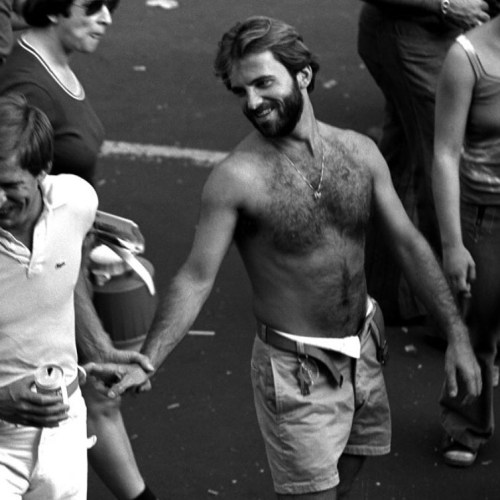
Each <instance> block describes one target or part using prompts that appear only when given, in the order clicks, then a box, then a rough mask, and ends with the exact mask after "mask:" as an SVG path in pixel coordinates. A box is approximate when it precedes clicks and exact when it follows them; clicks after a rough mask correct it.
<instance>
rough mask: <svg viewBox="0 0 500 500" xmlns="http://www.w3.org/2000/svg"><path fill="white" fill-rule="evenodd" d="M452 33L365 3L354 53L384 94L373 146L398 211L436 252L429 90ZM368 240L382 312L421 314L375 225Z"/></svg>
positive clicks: (434, 22) (372, 282)
mask: <svg viewBox="0 0 500 500" xmlns="http://www.w3.org/2000/svg"><path fill="white" fill-rule="evenodd" d="M458 34H459V32H458V31H457V30H456V29H452V28H450V27H449V26H446V25H445V24H443V23H441V22H440V21H439V19H438V18H437V17H436V18H435V19H433V18H432V16H427V17H422V18H420V17H415V18H414V19H412V18H409V17H408V18H406V19H403V18H397V17H395V16H391V15H389V14H387V13H386V12H384V11H383V10H381V9H379V8H377V7H375V6H372V5H368V4H366V5H364V6H363V9H362V11H361V15H360V19H359V32H358V52H359V55H360V57H361V59H362V60H363V62H364V63H365V64H366V67H367V68H368V71H369V72H370V74H371V76H372V77H373V78H374V80H375V82H376V83H377V85H378V86H379V87H380V90H381V91H382V92H383V94H384V97H385V114H384V123H383V131H382V138H381V140H380V143H379V148H380V151H381V152H382V154H383V155H384V158H385V159H386V161H387V163H388V165H389V169H390V171H391V176H392V181H393V183H394V187H395V189H396V192H397V193H398V195H399V197H400V199H401V201H402V203H403V205H404V207H405V210H406V212H407V213H408V215H409V216H410V218H411V219H412V221H413V222H414V224H415V225H416V226H417V227H418V228H419V229H420V231H421V232H422V233H423V235H424V236H425V237H426V239H427V240H428V241H429V243H430V244H431V246H432V247H433V248H434V249H435V250H436V252H437V253H439V247H440V243H439V242H440V238H439V229H438V225H437V219H436V216H435V211H434V202H433V197H432V191H431V168H432V157H433V141H434V105H435V91H436V85H437V79H438V76H439V71H440V69H441V66H442V64H443V61H444V58H445V56H446V53H447V51H448V49H449V47H450V46H451V44H452V43H453V41H454V39H455V37H456V36H457V35H458ZM368 241H369V245H368V251H367V279H368V290H369V293H370V294H371V295H372V296H373V297H375V299H377V301H378V302H379V303H380V304H381V306H382V310H383V311H384V314H385V315H386V317H388V318H390V317H391V316H392V314H393V311H394V309H395V308H396V309H399V310H400V311H401V315H402V316H403V317H405V318H408V317H412V316H417V315H420V314H422V313H423V312H424V310H423V308H422V306H420V305H419V304H418V302H416V301H415V299H414V298H413V296H412V295H411V294H410V293H409V292H408V290H407V289H406V286H407V285H406V284H403V285H401V284H400V273H399V271H398V270H397V269H395V268H394V265H393V260H392V259H391V258H390V257H388V256H387V254H388V252H387V248H385V247H384V244H385V243H384V241H383V234H381V232H380V231H378V230H375V231H373V232H371V233H370V235H369V239H368ZM398 287H401V289H400V292H399V294H398Z"/></svg>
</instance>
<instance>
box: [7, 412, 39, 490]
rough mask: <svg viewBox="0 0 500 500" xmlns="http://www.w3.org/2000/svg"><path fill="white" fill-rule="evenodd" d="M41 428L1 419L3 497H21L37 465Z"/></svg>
mask: <svg viewBox="0 0 500 500" xmlns="http://www.w3.org/2000/svg"><path fill="white" fill-rule="evenodd" d="M41 433H42V430H41V429H37V428H35V427H26V426H23V425H15V424H11V423H10V422H7V421H5V420H0V492H1V495H0V497H1V498H2V500H4V499H5V500H22V498H23V494H24V493H25V492H26V491H27V490H28V488H29V486H30V478H31V475H32V473H33V469H34V467H35V465H36V459H37V455H36V450H37V447H38V443H39V441H40V434H41Z"/></svg>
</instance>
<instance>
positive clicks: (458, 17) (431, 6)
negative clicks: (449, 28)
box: [365, 0, 498, 30]
mask: <svg viewBox="0 0 500 500" xmlns="http://www.w3.org/2000/svg"><path fill="white" fill-rule="evenodd" d="M365 1H366V3H369V4H372V5H376V6H379V7H384V6H385V7H389V6H398V7H409V8H413V9H415V8H418V9H422V10H426V11H428V12H429V13H434V14H436V15H439V16H441V17H442V18H443V19H444V20H445V21H446V22H449V23H450V24H453V25H455V26H458V27H460V28H462V29H464V30H468V29H470V28H473V27H474V26H477V25H479V24H482V23H485V22H487V21H489V19H490V14H489V12H490V6H489V5H488V4H489V3H490V4H493V5H494V6H496V4H497V3H498V2H497V1H496V0H489V1H488V2H487V1H486V0H365ZM495 10H496V9H495Z"/></svg>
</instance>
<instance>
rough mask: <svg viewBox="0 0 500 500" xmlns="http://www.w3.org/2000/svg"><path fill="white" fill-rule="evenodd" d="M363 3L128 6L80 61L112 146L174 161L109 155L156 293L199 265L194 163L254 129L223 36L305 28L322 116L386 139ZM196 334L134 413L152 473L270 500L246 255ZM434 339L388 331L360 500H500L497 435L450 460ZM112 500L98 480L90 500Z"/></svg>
mask: <svg viewBox="0 0 500 500" xmlns="http://www.w3.org/2000/svg"><path fill="white" fill-rule="evenodd" d="M360 5H361V2H359V1H357V0H335V1H334V2H332V1H330V0H329V1H327V0H315V1H310V0H309V1H308V0H280V1H279V2H277V1H269V0H248V1H243V0H233V1H228V0H204V1H195V0H180V4H179V6H178V7H177V8H175V9H163V8H161V7H150V6H147V5H146V4H145V3H144V1H143V0H132V1H128V2H122V4H121V6H120V8H119V9H118V11H117V12H116V15H115V16H114V25H113V27H112V28H111V29H110V31H109V34H108V36H107V37H106V39H105V40H104V41H103V42H102V45H101V47H99V50H98V52H97V53H96V54H94V55H93V56H91V57H88V56H87V57H80V56H78V57H76V58H75V61H74V67H75V70H76V72H77V74H78V75H79V76H80V78H81V80H82V82H83V83H84V86H85V88H86V91H87V94H88V96H89V97H90V99H91V100H92V102H93V104H94V107H95V108H96V110H97V112H98V114H99V116H100V117H101V119H102V120H103V122H104V124H105V127H106V131H107V139H108V140H110V141H124V142H126V143H131V144H142V145H162V146H164V147H165V148H166V149H165V151H163V152H161V153H159V154H153V155H152V156H149V157H146V156H144V155H142V154H141V153H137V154H126V155H106V156H103V157H102V158H101V160H100V177H99V183H98V192H99V196H100V200H101V201H100V203H101V208H102V209H104V210H109V211H111V212H113V213H116V214H118V215H122V216H124V217H130V218H132V219H133V220H135V221H136V222H138V223H139V225H140V227H141V229H142V231H143V233H144V235H145V237H146V253H145V256H146V257H147V258H148V259H149V260H150V261H151V262H152V263H153V265H154V267H155V271H156V274H155V277H156V282H157V284H158V286H159V288H163V287H164V286H165V285H166V284H167V283H168V282H169V280H170V279H171V278H172V276H173V275H174V274H175V271H176V270H177V269H178V267H179V266H180V265H181V264H182V262H183V260H184V259H185V257H186V256H187V253H188V251H189V248H190V245H191V241H192V236H193V232H194V228H195V225H196V220H197V214H198V208H199V196H200V192H201V188H202V186H203V183H204V181H205V179H206V177H207V175H208V174H209V172H210V164H209V163H206V162H203V161H200V160H199V159H197V157H196V156H195V155H194V154H193V155H192V156H190V155H191V153H193V152H200V151H201V153H202V156H203V152H210V151H222V152H224V151H228V150H230V149H231V148H232V147H233V146H234V145H235V144H236V143H237V142H238V141H239V140H240V139H241V138H243V137H244V135H245V134H246V132H247V131H248V130H249V125H248V123H247V122H246V119H245V118H244V117H243V116H242V114H241V111H240V110H239V108H238V105H237V104H236V103H235V102H234V101H233V99H232V96H231V95H230V94H229V93H227V92H226V91H225V89H224V88H223V86H222V85H221V84H220V82H218V81H217V80H216V79H215V78H214V76H213V71H212V67H211V65H212V60H213V55H214V52H215V47H216V44H217V41H218V39H219V38H220V36H221V34H222V33H223V32H224V31H225V30H226V29H228V28H229V27H230V26H231V25H232V24H233V23H234V22H236V21H237V20H240V19H244V18H245V17H247V16H249V15H252V14H265V15H271V16H274V17H280V18H282V19H284V20H286V21H288V22H290V23H291V24H294V25H295V26H297V27H298V28H299V30H300V31H301V32H302V33H303V34H304V37H305V40H306V42H307V43H308V44H309V45H310V46H311V48H312V49H313V50H315V51H316V52H317V53H318V54H319V56H320V61H321V64H322V69H321V72H320V73H319V75H318V83H317V89H316V90H315V92H314V94H313V95H312V99H313V103H314V105H315V109H316V112H317V115H318V117H319V118H320V119H322V120H325V121H328V122H330V123H333V124H336V125H337V126H340V127H343V128H351V129H354V130H357V131H360V132H367V131H368V130H369V129H370V128H372V127H374V126H377V125H379V123H380V120H381V118H382V109H383V102H382V99H381V96H380V94H379V92H378V89H377V88H376V86H375V85H374V83H373V82H372V80H371V78H370V76H369V74H368V73H367V71H366V69H365V68H364V66H363V65H362V63H361V61H360V60H359V58H358V56H357V54H356V32H357V15H358V12H359V8H360ZM173 148H181V150H183V151H186V152H187V154H186V155H185V156H182V155H178V154H177V153H176V151H177V150H174V149H173ZM181 156H182V157H181ZM193 329H194V330H198V332H202V333H204V334H202V335H200V334H198V335H188V336H187V337H186V339H185V340H184V341H183V342H182V343H181V344H180V345H179V347H178V348H177V349H176V350H175V351H174V352H173V353H172V355H171V356H170V357H169V359H168V361H167V362H166V363H165V365H164V366H163V367H162V368H161V370H160V372H159V373H158V375H157V376H156V377H155V379H154V388H153V391H152V392H150V393H148V394H146V395H143V396H140V397H126V398H125V399H124V401H123V414H124V418H125V422H126V425H127V429H128V432H129V435H130V438H131V441H132V444H133V447H134V450H135V453H136V458H137V461H138V463H139V466H140V468H141V471H142V473H143V475H144V476H145V478H146V479H147V481H148V483H149V484H150V485H151V486H152V488H153V489H154V491H156V492H157V494H158V495H160V498H161V499H162V500H166V499H169V500H184V499H188V500H203V499H212V498H213V499H225V500H271V499H273V498H274V495H273V494H272V483H271V478H270V474H269V469H268V466H267V462H266V457H265V453H264V445H263V442H262V439H261V436H260V433H259V430H258V428H257V422H256V417H255V414H254V408H253V400H252V393H251V385H250V353H251V345H252V340H253V334H254V319H253V317H252V313H251V309H250V288H249V285H248V282H247V279H246V275H245V271H244V269H243V266H242V264H241V261H240V259H239V256H238V255H237V253H236V251H235V250H234V249H231V250H230V252H229V254H228V256H227V257H226V259H225V261H224V263H223V266H222V269H221V271H220V274H219V277H218V279H217V282H216V286H215V287H214V290H213V292H212V295H211V297H210V298H209V300H208V302H207V304H206V306H205V307H204V308H203V310H202V312H201V314H200V316H199V318H198V319H197V321H196V323H195V325H194V326H193ZM426 333H427V331H426V330H425V329H424V328H417V327H413V328H405V327H404V326H397V327H391V328H390V329H389V331H388V336H389V341H390V350H391V359H390V362H389V364H388V366H387V367H386V380H387V385H388V390H389V396H390V400H391V405H392V415H393V445H392V451H391V453H390V454H389V455H387V456H386V457H382V458H375V459H370V460H369V461H368V462H367V465H366V466H365V468H364V469H363V471H362V473H361V475H360V476H359V478H358V480H357V482H356V484H355V486H354V490H353V494H352V498H353V499H354V500H358V499H359V500H361V499H368V500H393V499H394V500H421V499H429V500H433V499H440V500H448V499H454V500H495V499H498V498H500V493H497V492H498V491H499V490H500V475H499V474H498V465H499V463H500V443H499V439H500V438H499V437H497V436H496V437H495V438H494V439H493V440H492V441H491V442H490V443H489V444H488V445H487V446H486V447H485V448H484V450H483V451H482V453H481V455H480V457H479V459H478V463H477V464H476V465H475V466H474V467H472V468H470V469H467V470H458V469H451V468H449V467H447V466H445V465H444V464H443V463H442V461H441V458H440V456H439V449H438V444H439V439H440V427H439V415H438V405H437V400H438V397H439V392H440V387H441V383H442V378H443V363H444V360H443V352H442V351H440V350H439V349H437V348H435V347H434V346H432V345H430V344H429V343H428V342H427V341H426ZM112 498H113V497H112V496H111V494H110V493H109V492H108V491H107V490H106V489H105V487H104V486H103V485H102V483H100V481H99V480H98V479H97V478H96V476H95V474H94V473H93V472H92V471H91V472H90V476H89V499H90V500H112Z"/></svg>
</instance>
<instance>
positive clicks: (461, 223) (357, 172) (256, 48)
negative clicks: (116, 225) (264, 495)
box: [0, 0, 500, 500]
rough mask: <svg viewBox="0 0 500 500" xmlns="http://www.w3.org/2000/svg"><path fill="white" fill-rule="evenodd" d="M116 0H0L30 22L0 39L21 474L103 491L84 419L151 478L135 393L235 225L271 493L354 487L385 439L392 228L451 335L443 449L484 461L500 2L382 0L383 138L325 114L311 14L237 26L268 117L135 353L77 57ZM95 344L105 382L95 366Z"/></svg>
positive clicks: (41, 487)
mask: <svg viewBox="0 0 500 500" xmlns="http://www.w3.org/2000/svg"><path fill="white" fill-rule="evenodd" d="M118 1H119V0H87V1H82V0H74V1H73V0H57V1H55V0H22V1H20V0H18V1H17V2H12V1H8V0H7V1H3V2H2V1H0V6H2V8H3V10H2V9H0V19H2V13H4V14H6V15H7V16H10V14H11V12H13V11H14V12H17V13H18V15H19V16H20V19H21V22H22V23H26V25H27V26H26V27H25V28H23V30H22V32H21V33H20V34H19V36H18V37H15V38H17V39H16V41H15V43H13V38H14V37H12V36H10V35H9V36H7V37H5V40H6V45H5V47H6V48H5V49H3V52H2V49H1V46H0V58H1V64H0V281H1V283H2V287H1V288H0V290H1V291H0V303H2V305H3V307H2V308H1V311H2V312H0V360H1V361H2V363H1V368H0V378H1V382H0V417H1V420H0V424H1V425H0V491H2V493H4V492H5V495H6V496H5V498H7V499H9V500H10V499H12V500H14V499H21V498H23V499H48V498H53V499H59V498H60V499H62V498H72V499H73V498H74V499H83V498H86V471H87V457H86V455H87V447H88V440H87V435H95V436H96V437H97V443H96V444H95V446H93V447H92V448H91V449H90V450H89V454H88V456H89V460H90V463H91V465H92V466H93V467H94V469H95V470H96V472H97V473H98V474H99V475H100V477H101V478H102V480H103V481H104V482H105V484H106V485H107V486H108V487H109V488H110V490H111V491H112V492H113V494H114V495H115V496H116V498H118V499H127V500H130V499H134V498H135V499H139V500H148V499H149V500H151V499H155V498H157V497H156V496H155V494H154V493H153V492H152V491H151V490H150V489H149V487H148V486H147V485H146V483H145V481H144V479H143V477H142V474H141V473H140V471H139V469H138V467H137V463H136V461H135V458H134V454H133V451H132V447H131V445H130V442H129V439H128V437H127V433H126V430H125V426H124V423H123V419H122V416H121V412H120V398H121V396H122V395H123V394H125V393H127V392H140V391H142V390H146V389H149V388H150V386H151V384H150V380H151V377H152V376H153V375H154V373H155V372H157V371H158V369H159V368H160V366H161V365H162V364H163V363H164V362H165V360H166V358H167V357H168V355H169V354H170V353H171V352H172V350H173V349H174V348H175V347H176V346H177V345H178V344H179V342H180V341H181V340H182V339H183V338H184V337H185V335H186V333H187V332H188V330H189V328H190V327H191V325H192V324H193V322H194V321H195V319H196V317H197V316H198V314H199V312H200V310H201V308H202V307H203V305H204V303H205V302H206V300H207V298H208V297H209V295H210V292H211V290H212V288H213V285H214V282H215V279H216V277H217V274H218V271H219V268H220V266H221V264H222V262H223V260H224V257H225V255H226V253H227V251H228V249H229V247H230V246H231V245H232V243H233V242H234V243H235V245H236V247H237V249H238V251H239V254H240V256H241V258H242V260H243V262H244V264H245V269H246V271H247V274H248V279H249V281H250V284H251V288H252V307H253V311H254V314H255V317H256V319H257V328H256V332H255V339H254V345H253V351H252V356H251V379H252V386H253V391H254V402H255V410H256V414H257V420H258V423H259V427H260V430H261V433H262V437H263V440H264V443H265V448H266V453H267V458H268V462H269V467H270V470H271V473H272V479H273V484H274V490H275V493H276V496H277V498H279V499H289V498H293V499H304V500H307V499H312V498H314V499H315V500H335V499H341V500H342V499H346V498H348V497H349V492H350V490H351V487H352V484H353V481H354V480H355V478H356V477H357V475H358V473H359V472H360V470H361V468H362V466H363V464H364V462H365V460H366V458H367V457H370V456H378V455H383V454H387V453H389V451H390V445H391V415H390V408H389V401H388V397H387V392H386V389H385V382H384V376H383V366H384V363H385V360H386V339H385V335H384V321H383V312H384V308H385V307H386V303H387V307H388V308H390V307H392V305H391V303H390V300H387V301H386V300H385V293H386V292H387V289H389V293H390V294H391V295H390V296H391V297H392V298H393V299H394V297H396V296H398V295H399V292H398V289H399V284H398V282H399V276H398V277H397V279H392V280H389V282H385V285H384V286H383V287H382V288H378V289H377V288H376V286H375V285H376V284H377V283H380V277H379V278H376V276H377V273H380V269H382V270H383V269H384V263H383V262H380V259H378V258H373V259H371V258H370V257H371V256H373V255H375V256H376V255H377V254H379V253H380V245H382V244H383V245H387V246H388V248H390V251H391V254H392V255H394V256H395V258H396V259H397V261H398V263H399V265H400V269H401V272H402V274H403V276H404V280H405V284H406V285H405V286H407V288H408V291H407V292H405V293H406V294H407V295H406V296H407V297H409V298H410V299H411V301H412V302H413V305H414V306H415V307H416V308H418V310H419V311H421V310H425V312H426V313H428V314H429V315H430V316H431V317H432V319H433V324H434V325H435V327H436V328H437V329H438V330H439V332H440V335H442V337H443V338H444V339H446V354H445V374H446V380H445V383H444V387H443V394H442V399H441V402H440V404H441V406H442V423H443V428H444V443H443V456H444V459H445V461H446V462H447V463H448V464H450V465H455V466H469V465H472V464H473V463H474V461H475V460H476V457H477V454H478V451H479V448H480V446H481V445H482V444H484V443H485V442H486V440H487V439H489V438H490V437H491V435H492V433H493V419H494V416H493V406H492V400H493V391H492V387H493V372H494V362H495V357H496V352H497V342H498V333H497V330H498V323H499V321H498V320H497V318H496V315H497V313H495V311H496V308H495V299H496V291H497V290H498V292H499V294H500V289H499V288H498V286H497V283H498V282H499V281H500V280H498V279H496V272H495V271H494V269H496V265H495V256H496V251H495V250H496V246H495V245H496V241H498V240H496V236H497V235H496V225H495V224H496V222H495V221H496V217H495V214H496V212H497V210H498V209H497V208H496V207H497V203H496V201H497V199H499V200H500V198H499V197H498V196H499V193H500V174H498V173H497V171H496V162H497V161H498V159H497V155H498V154H499V153H498V151H499V150H500V148H499V147H498V146H497V130H499V129H500V126H499V125H497V123H498V120H496V119H495V117H496V116H498V115H496V113H495V111H496V110H497V108H498V106H500V104H499V102H500V98H499V97H497V94H498V95H499V96H500V72H499V71H498V69H497V61H498V58H499V55H498V54H499V53H500V52H499V50H500V49H499V47H500V19H499V20H497V19H496V18H494V17H493V19H491V17H492V16H494V14H496V4H495V3H494V2H492V4H491V5H488V3H486V2H484V1H481V0H437V1H435V2H432V1H429V2H421V1H418V2H417V1H413V0H400V1H397V0H369V1H367V2H366V4H365V6H364V7H363V9H362V12H361V17H360V23H359V45H358V48H359V53H360V56H361V57H362V59H363V60H364V61H365V63H366V65H367V67H368V69H369V71H370V73H371V74H372V75H373V77H374V79H375V81H376V82H377V84H378V85H379V86H380V88H381V89H382V91H383V93H384V96H385V98H386V115H385V117H384V126H383V133H382V136H381V138H380V141H379V142H378V144H375V143H374V142H373V140H372V139H369V138H368V137H366V136H364V135H362V134H359V133H356V132H353V131H347V130H342V129H339V128H336V127H335V126H334V125H332V124H327V123H324V122H321V121H319V120H318V119H317V118H316V116H315V111H314V106H313V102H312V100H311V93H312V92H313V91H314V87H315V82H316V76H317V73H318V71H319V70H320V64H319V62H318V59H317V57H316V56H315V54H314V52H313V51H311V49H310V48H309V47H308V45H307V44H306V42H305V41H304V39H303V37H302V36H301V34H300V33H299V32H298V31H297V29H296V28H294V27H293V26H291V25H290V24H288V23H286V22H284V21H281V20H277V19H273V18H269V17H264V16H255V17H250V18H248V19H246V20H244V21H242V22H238V23H236V24H235V25H234V26H232V27H230V28H229V29H228V30H227V31H226V32H225V33H224V34H223V36H222V38H221V40H220V42H219V44H218V48H217V54H216V58H215V61H214V69H215V73H216V75H217V77H218V78H220V80H221V81H222V83H223V84H224V85H225V87H226V88H227V89H228V90H229V91H230V92H231V93H232V94H233V95H234V97H235V100H236V101H238V102H239V103H240V105H241V108H242V111H243V113H244V115H245V116H246V117H247V118H248V120H249V121H250V122H251V124H252V125H253V127H254V129H255V130H254V131H253V132H251V133H250V134H249V135H248V136H247V137H245V138H244V139H243V140H242V141H241V142H240V143H239V144H238V145H236V146H235V148H234V149H233V151H231V153H230V154H229V155H228V156H227V158H226V159H224V160H223V161H222V162H221V163H220V164H218V165H217V166H215V167H214V168H213V170H212V171H211V173H210V174H209V176H208V179H207V181H206V184H205V186H204V188H203V192H202V193H201V211H200V216H199V221H198V224H197V226H196V232H195V235H194V242H193V246H192V248H191V250H190V252H189V255H188V256H187V259H186V260H185V262H184V264H183V265H182V266H181V268H180V269H179V271H178V273H177V274H176V276H175V277H174V278H173V279H172V281H171V284H170V286H169V288H168V290H166V291H165V292H164V293H163V294H162V297H161V300H160V303H159V305H158V310H157V314H156V316H155V319H154V321H153V324H152V326H151V328H150V330H149V332H148V334H147V336H146V339H145V342H144V345H143V346H142V348H141V352H140V353H134V352H129V351H121V350H118V349H116V348H114V347H113V345H112V343H111V339H110V338H109V336H108V335H107V334H106V332H105V331H104V329H103V326H102V325H101V323H100V321H99V318H98V317H97V313H96V311H95V308H94V307H93V305H92V297H91V290H90V287H89V285H88V276H87V269H86V262H87V260H86V253H85V250H86V249H87V247H88V245H87V244H86V240H87V233H88V232H89V230H90V229H91V226H92V223H93V219H94V217H95V212H96V206H97V197H96V193H95V190H94V188H93V184H94V183H95V172H96V167H97V163H98V162H97V155H98V152H99V150H100V147H101V144H102V141H103V138H104V130H103V127H102V124H101V122H100V120H99V118H98V116H97V114H96V112H95V111H94V109H93V108H92V106H91V104H90V102H89V100H88V98H87V96H86V94H85V90H84V88H83V87H82V85H81V83H80V81H79V80H78V77H77V75H76V74H75V73H74V72H73V70H72V68H71V65H70V62H71V57H72V55H73V54H75V53H83V54H91V53H93V52H94V51H95V50H96V49H97V47H98V45H99V41H100V40H101V39H102V37H103V36H104V35H105V34H106V30H107V29H108V28H109V26H110V25H111V23H112V14H113V11H114V10H115V9H116V8H117V7H118ZM0 25H2V24H1V21H0ZM5 33H7V32H5ZM465 33H466V34H465ZM1 41H2V39H0V42H1ZM410 56H411V57H410ZM441 68H442V70H441ZM372 211H373V212H374V215H375V218H376V224H377V231H376V232H374V234H377V235H383V240H384V242H383V243H381V242H380V241H372V240H371V237H368V240H369V241H368V243H369V244H368V246H367V248H368V250H367V251H365V246H366V245H365V244H366V241H367V235H370V234H372V233H370V231H369V223H370V221H371V215H372ZM497 225H498V224H497ZM365 253H366V255H365ZM436 255H437V257H436ZM383 276H385V274H383ZM26 297H32V299H31V300H27V299H26ZM42 297H43V300H41V298H42ZM379 297H380V299H379ZM413 297H415V299H414V298H413ZM397 300H398V301H399V298H398V299H397ZM379 302H380V303H382V307H380V305H379ZM400 306H401V302H400V301H399V302H398V309H397V311H396V313H395V315H396V316H398V317H401V315H402V312H403V311H402V309H403V308H401V307H400ZM422 308H423V309H422ZM418 314H420V312H419V313H418ZM41 364H51V365H58V366H61V367H62V368H63V370H64V390H63V391H62V392H63V394H62V395H46V394H39V393H36V392H33V391H32V386H33V382H34V373H35V371H36V370H37V368H38V367H39V366H40V365H41ZM78 365H84V366H85V368H86V371H87V374H88V378H94V377H95V378H97V379H102V380H103V381H104V382H105V384H104V385H103V384H97V383H96V384H93V383H91V382H87V383H86V384H84V383H83V382H84V381H83V380H82V377H81V376H80V377H79V376H78V374H79V372H81V371H82V370H79V369H78ZM103 387H104V388H103ZM86 412H88V414H87V413H86ZM85 422H86V425H85ZM68 466H71V467H72V468H73V469H74V468H75V467H76V468H77V469H78V474H79V475H78V478H79V480H78V481H75V482H73V481H71V484H69V483H68V474H67V472H66V471H67V467H68ZM65 467H66V468H65ZM71 477H72V476H71ZM164 495H165V496H167V497H168V492H165V493H164Z"/></svg>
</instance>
